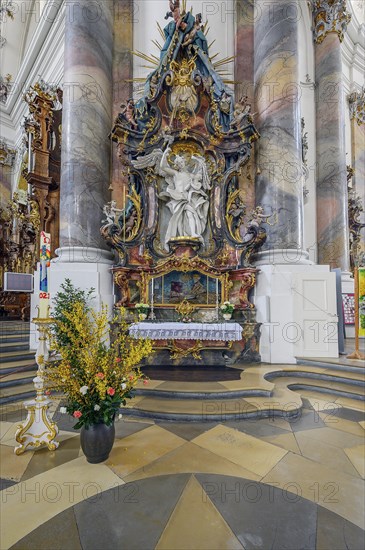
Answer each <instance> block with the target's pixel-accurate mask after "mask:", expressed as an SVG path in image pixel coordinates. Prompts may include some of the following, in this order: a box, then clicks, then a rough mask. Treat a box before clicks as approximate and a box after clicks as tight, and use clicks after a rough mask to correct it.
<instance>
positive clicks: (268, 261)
mask: <svg viewBox="0 0 365 550" xmlns="http://www.w3.org/2000/svg"><path fill="white" fill-rule="evenodd" d="M254 263H255V266H261V265H278V264H280V265H286V264H288V265H313V262H312V260H310V259H309V253H308V252H307V251H306V250H303V249H301V248H275V249H274V248H273V249H269V250H262V251H261V252H258V253H257V254H255V256H254Z"/></svg>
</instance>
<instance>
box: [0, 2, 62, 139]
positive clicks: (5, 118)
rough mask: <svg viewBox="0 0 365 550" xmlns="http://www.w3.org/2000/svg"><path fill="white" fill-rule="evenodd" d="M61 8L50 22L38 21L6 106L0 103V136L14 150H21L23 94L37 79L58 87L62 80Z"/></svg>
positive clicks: (47, 20) (23, 109) (24, 104)
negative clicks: (14, 148) (0, 135)
mask: <svg viewBox="0 0 365 550" xmlns="http://www.w3.org/2000/svg"><path fill="white" fill-rule="evenodd" d="M64 29H65V5H64V2H61V3H60V4H59V9H58V11H57V13H55V14H54V17H53V18H52V19H50V18H48V17H47V18H43V19H42V18H41V19H40V21H39V23H38V26H37V29H36V32H35V33H34V36H33V38H32V41H31V43H30V45H29V48H28V50H27V52H26V55H25V57H24V60H23V63H22V65H21V67H20V69H19V71H18V74H17V75H16V77H15V80H14V82H13V83H12V88H11V92H10V94H9V96H8V99H7V103H6V105H4V104H2V103H1V102H0V116H1V133H2V136H3V137H4V138H5V139H6V140H7V141H8V142H9V143H11V144H12V145H13V146H14V147H21V141H22V128H21V121H22V119H23V117H24V116H25V115H26V114H27V111H28V108H27V104H26V103H25V102H24V101H23V95H24V93H25V92H26V91H27V90H28V89H29V87H30V86H31V85H32V84H34V83H35V82H36V81H37V80H39V75H42V78H43V79H44V80H46V81H47V82H51V83H52V84H55V85H58V84H59V83H60V82H61V81H62V78H63V65H64V61H63V53H64Z"/></svg>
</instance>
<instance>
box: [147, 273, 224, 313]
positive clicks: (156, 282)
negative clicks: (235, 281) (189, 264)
mask: <svg viewBox="0 0 365 550" xmlns="http://www.w3.org/2000/svg"><path fill="white" fill-rule="evenodd" d="M152 286H153V303H154V305H155V306H165V307H166V306H169V305H175V304H180V303H181V302H182V301H183V300H187V301H188V302H190V303H191V304H196V305H198V306H201V307H204V306H206V307H214V306H215V305H216V304H217V301H218V302H219V301H220V293H221V283H220V281H219V280H218V279H216V278H214V277H209V276H208V275H206V274H204V273H200V272H199V271H190V272H183V271H170V272H169V273H166V274H164V275H162V276H161V277H155V278H154V279H153V283H152V281H151V282H150V292H151V293H152Z"/></svg>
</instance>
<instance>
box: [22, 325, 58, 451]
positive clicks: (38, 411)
mask: <svg viewBox="0 0 365 550" xmlns="http://www.w3.org/2000/svg"><path fill="white" fill-rule="evenodd" d="M38 315H39V314H38ZM32 322H33V323H35V324H36V325H37V329H38V332H39V344H38V348H37V351H36V354H35V360H36V363H37V365H38V371H37V376H36V377H35V378H33V383H34V387H35V390H36V394H37V395H36V398H35V399H32V400H31V401H24V407H25V408H26V410H27V411H28V416H27V419H26V421H25V423H24V424H19V425H18V429H17V432H16V434H15V439H16V441H17V443H19V445H18V446H17V447H15V449H14V453H15V454H16V455H20V454H22V453H24V452H25V451H26V450H27V449H28V448H31V449H32V450H37V449H40V448H41V447H44V446H47V447H48V449H49V450H50V451H55V450H56V449H57V447H58V446H59V442H58V441H55V437H56V436H57V434H58V427H57V425H56V423H55V422H53V421H52V420H51V419H50V418H49V417H48V409H49V406H50V404H51V403H52V401H51V400H50V399H48V398H47V397H46V396H45V394H44V378H43V374H44V365H45V362H46V361H47V360H48V357H49V353H48V348H47V342H46V341H47V328H48V326H49V325H50V323H51V322H52V319H50V318H49V317H48V316H47V317H46V318H42V317H39V316H38V317H36V318H35V319H32Z"/></svg>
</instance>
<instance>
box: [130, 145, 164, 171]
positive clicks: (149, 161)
mask: <svg viewBox="0 0 365 550" xmlns="http://www.w3.org/2000/svg"><path fill="white" fill-rule="evenodd" d="M162 155H163V151H162V149H154V150H153V151H152V153H150V154H149V155H144V156H140V157H137V158H136V160H132V161H131V162H132V165H133V166H134V168H137V170H143V168H148V167H149V166H151V167H152V166H153V167H154V166H157V168H159V167H160V163H161V158H162Z"/></svg>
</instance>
